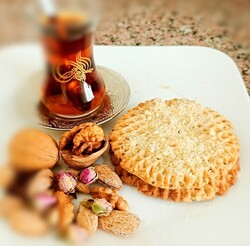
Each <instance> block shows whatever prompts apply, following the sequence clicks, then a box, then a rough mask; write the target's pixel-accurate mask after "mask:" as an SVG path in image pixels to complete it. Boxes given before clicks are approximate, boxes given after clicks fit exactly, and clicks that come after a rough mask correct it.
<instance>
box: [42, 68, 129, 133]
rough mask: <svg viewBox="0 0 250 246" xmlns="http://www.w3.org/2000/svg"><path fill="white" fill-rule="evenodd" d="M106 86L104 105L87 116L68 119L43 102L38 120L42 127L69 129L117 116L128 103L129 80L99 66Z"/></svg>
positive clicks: (98, 122) (99, 122) (101, 121)
mask: <svg viewBox="0 0 250 246" xmlns="http://www.w3.org/2000/svg"><path fill="white" fill-rule="evenodd" d="M97 69H98V71H99V73H100V75H101V76H102V78H103V80H104V82H105V86H106V96H105V98H104V100H103V103H102V105H101V106H100V107H99V108H98V109H97V110H96V111H95V112H93V113H92V114H89V115H87V116H83V117H79V118H74V119H68V118H67V119H66V118H61V117H58V116H56V115H54V114H52V113H50V112H49V111H48V110H47V108H45V106H44V105H43V104H41V103H40V104H39V105H38V120H39V124H40V125H41V126H42V127H46V128H49V129H54V130H68V129H71V128H72V127H74V126H77V125H79V124H81V123H84V122H94V123H96V124H103V123H105V122H107V121H109V120H111V119H113V118H114V117H115V116H117V115H118V114H119V113H120V112H121V111H122V110H123V109H124V108H125V107H126V105H127V104H128V101H129V99H130V88H129V85H128V83H127V81H126V80H125V79H124V78H123V77H122V76H121V75H120V74H118V73H117V72H115V71H113V70H111V69H109V68H106V67H102V66H97Z"/></svg>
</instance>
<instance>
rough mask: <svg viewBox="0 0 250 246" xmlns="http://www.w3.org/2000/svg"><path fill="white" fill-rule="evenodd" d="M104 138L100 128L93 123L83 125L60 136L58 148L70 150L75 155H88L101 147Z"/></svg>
mask: <svg viewBox="0 0 250 246" xmlns="http://www.w3.org/2000/svg"><path fill="white" fill-rule="evenodd" d="M104 138H105V136H104V132H103V130H102V128H101V127H99V126H97V125H96V124H94V123H83V124H81V125H79V126H76V127H74V128H72V129H71V130H70V131H68V132H65V133H64V134H63V135H62V136H61V138H60V140H59V148H60V149H61V150H62V149H68V148H70V149H71V150H72V153H73V154H75V155H80V154H90V153H93V152H94V151H95V150H98V149H99V148H100V147H101V145H102V141H103V140H104Z"/></svg>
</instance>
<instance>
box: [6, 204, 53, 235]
mask: <svg viewBox="0 0 250 246" xmlns="http://www.w3.org/2000/svg"><path fill="white" fill-rule="evenodd" d="M10 225H11V226H12V228H13V229H14V230H15V231H17V232H19V233H21V234H23V235H27V236H41V235H44V234H46V233H47V231H48V229H49V228H48V227H49V226H48V224H47V223H46V221H45V220H44V219H43V218H42V217H41V216H40V215H39V214H37V213H35V212H33V211H31V210H28V209H22V208H20V209H17V210H15V211H13V212H12V213H11V215H10Z"/></svg>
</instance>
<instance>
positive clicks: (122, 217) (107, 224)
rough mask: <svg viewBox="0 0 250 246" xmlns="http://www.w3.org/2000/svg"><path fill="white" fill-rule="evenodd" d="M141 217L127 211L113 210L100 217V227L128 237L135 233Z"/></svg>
mask: <svg viewBox="0 0 250 246" xmlns="http://www.w3.org/2000/svg"><path fill="white" fill-rule="evenodd" d="M139 224H140V219H139V218H138V217H137V216H136V215H135V214H132V213H130V212H127V211H119V210H113V211H112V212H111V213H110V215H109V216H107V217H99V221H98V227H99V228H100V229H102V230H104V231H106V232H110V233H112V234H114V235H117V236H123V237H127V236H130V235H131V234H132V233H134V232H135V231H136V230H137V228H138V226H139Z"/></svg>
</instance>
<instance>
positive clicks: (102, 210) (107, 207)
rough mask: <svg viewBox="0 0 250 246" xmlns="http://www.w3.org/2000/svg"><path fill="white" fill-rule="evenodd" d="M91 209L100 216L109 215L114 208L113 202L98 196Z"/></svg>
mask: <svg viewBox="0 0 250 246" xmlns="http://www.w3.org/2000/svg"><path fill="white" fill-rule="evenodd" d="M91 209H92V211H93V212H94V213H95V214H96V215H98V216H107V215H109V214H110V212H111V211H112V210H113V208H112V206H111V204H110V203H109V202H108V201H107V200H106V199H105V198H100V199H98V198H96V199H95V200H94V202H93V204H92V207H91Z"/></svg>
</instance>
